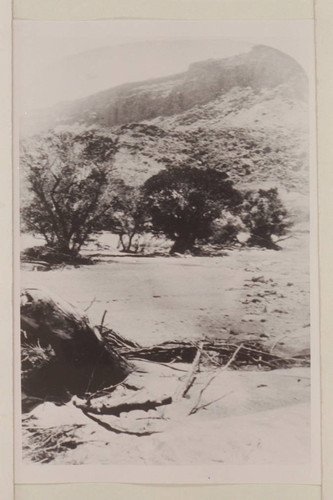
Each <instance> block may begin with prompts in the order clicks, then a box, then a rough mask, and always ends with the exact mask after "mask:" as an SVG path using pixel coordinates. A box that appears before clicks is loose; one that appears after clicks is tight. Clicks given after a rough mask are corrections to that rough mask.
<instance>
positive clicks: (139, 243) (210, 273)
mask: <svg viewBox="0 0 333 500" xmlns="http://www.w3.org/2000/svg"><path fill="white" fill-rule="evenodd" d="M312 45H313V40H312V26H311V24H310V25H309V24H308V23H306V22H305V23H302V22H297V21H294V22H289V23H283V22H280V23H279V22H276V23H274V22H271V23H264V22H262V23H251V22H243V23H242V22H238V23H236V22H234V23H231V22H229V23H227V22H224V23H217V22H211V23H210V22H205V23H203V22H161V21H160V22H158V21H155V22H153V21H151V22H148V21H146V22H134V21H131V22H129V21H128V22H127V21H118V22H117V21H113V22H111V21H110V22H99V21H96V22H86V23H79V22H77V23H74V22H72V23H69V22H68V23H57V22H29V21H26V22H16V23H15V37H14V89H15V90H14V115H15V116H14V131H15V144H14V148H15V156H16V172H15V175H16V187H15V196H16V205H17V213H16V224H15V228H16V233H17V238H16V254H17V267H18V268H19V270H18V271H17V273H16V292H15V296H16V299H17V313H18V315H19V319H17V328H16V338H15V350H16V365H15V377H16V384H15V387H16V389H15V390H16V424H17V425H16V470H17V477H18V479H22V480H23V479H24V481H25V482H29V480H31V481H33V482H45V481H47V480H49V479H50V478H52V480H53V481H59V482H63V481H65V480H71V481H73V480H74V481H76V480H81V481H87V478H89V480H96V478H97V477H98V478H99V479H98V480H101V478H102V479H103V480H105V481H109V480H112V481H117V480H119V478H121V479H122V481H124V480H125V481H131V480H134V479H135V480H136V481H146V482H147V481H148V482H156V481H159V478H163V481H164V482H168V479H166V478H167V477H169V478H170V479H169V480H170V482H172V481H173V480H174V481H176V482H189V478H190V477H191V476H190V474H191V471H192V476H193V479H192V482H209V481H213V482H224V481H230V480H231V479H232V481H233V482H239V483H241V482H246V481H247V482H251V481H252V480H253V481H258V478H261V480H262V482H265V481H269V480H270V478H273V479H275V481H276V482H279V481H280V482H283V481H286V482H288V481H289V482H293V481H299V482H300V480H301V479H302V482H304V483H306V482H310V481H314V480H318V478H319V473H318V470H319V459H318V457H319V423H318V422H319V418H318V415H319V413H318V412H319V381H318V372H319V359H318V345H319V326H318V310H317V301H318V290H317V286H318V284H317V253H316V181H315V180H316V165H315V133H314V131H315V124H314V118H315V113H314V88H313V87H314V83H313V82H314V69H313V67H314V57H313V46H312ZM55 466H58V467H55ZM82 466H85V468H84V470H85V471H86V472H85V474H84V475H83V474H82V475H81V478H80V476H79V475H78V473H77V471H79V470H82ZM102 466H103V467H102ZM172 466H177V467H172ZM101 469H103V471H104V472H103V473H101V472H100V470H101ZM185 469H186V471H187V472H186V474H185V472H184V474H183V475H182V470H184V471H185ZM132 470H134V471H135V473H133V474H132V472H131V471H132ZM163 470H164V471H168V474H169V475H168V476H166V475H164V476H163ZM170 470H172V471H173V472H170ZM98 471H99V472H98ZM112 471H113V472H112ZM114 471H117V473H115V472H114ZM149 471H154V472H149ZM199 471H201V472H199ZM249 471H252V472H251V474H252V476H251V474H250V472H249ZM101 474H102V475H101ZM103 474H104V475H103ZM149 474H150V475H149ZM274 474H275V475H274ZM78 478H79V479H78Z"/></svg>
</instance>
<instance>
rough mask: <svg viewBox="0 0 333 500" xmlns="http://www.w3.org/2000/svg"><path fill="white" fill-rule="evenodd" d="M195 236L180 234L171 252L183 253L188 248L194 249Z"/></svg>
mask: <svg viewBox="0 0 333 500" xmlns="http://www.w3.org/2000/svg"><path fill="white" fill-rule="evenodd" d="M194 243H195V238H194V237H193V236H192V235H185V236H184V235H182V236H179V237H178V238H177V239H176V241H175V242H174V244H173V245H172V247H171V250H170V254H171V255H172V254H175V253H180V254H183V253H185V252H186V250H192V248H193V246H194Z"/></svg>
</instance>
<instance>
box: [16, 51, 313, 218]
mask: <svg viewBox="0 0 333 500" xmlns="http://www.w3.org/2000/svg"><path fill="white" fill-rule="evenodd" d="M307 85H308V84H307V77H306V74H305V72H304V71H303V69H302V68H301V66H300V65H299V64H298V63H297V62H296V61H295V60H293V59H292V58H291V57H289V56H288V55H286V54H284V53H282V52H280V51H278V50H276V49H273V48H270V47H266V46H256V47H254V48H253V49H252V50H251V51H250V52H247V53H244V54H240V55H237V56H233V57H228V58H225V59H220V60H214V59H211V60H207V61H203V62H198V63H195V64H192V65H191V66H190V67H189V69H188V71H186V72H184V73H180V74H177V75H172V76H169V77H164V78H159V79H155V80H149V81H146V82H140V83H129V84H125V85H121V86H118V87H115V88H112V89H109V90H107V91H103V92H100V93H97V94H94V95H92V96H90V97H88V98H84V99H79V100H76V101H73V102H69V103H62V104H61V105H58V106H56V107H54V108H53V109H52V110H44V111H43V113H41V114H40V113H39V114H37V115H36V116H35V117H33V116H30V117H29V118H28V119H27V120H28V121H26V122H25V125H24V123H23V129H22V135H24V131H25V130H26V128H27V127H28V130H29V131H30V132H32V131H35V130H36V129H37V130H43V129H46V128H48V127H50V126H53V127H54V126H66V127H67V126H75V127H77V126H79V127H87V126H98V127H102V128H106V129H107V130H108V131H109V132H110V133H112V134H113V135H116V136H118V139H119V151H118V153H117V155H116V158H115V171H116V173H117V175H119V176H120V177H122V178H123V179H124V180H125V181H126V182H128V183H129V184H135V185H138V184H141V183H143V182H144V181H145V180H146V179H147V178H148V177H150V176H151V175H153V174H154V173H156V172H158V171H159V170H161V169H162V168H164V167H165V166H168V165H170V166H172V165H179V164H181V163H187V164H189V165H192V166H197V167H205V166H207V165H209V166H210V167H214V168H217V169H219V170H223V171H225V172H227V173H228V175H229V177H230V178H231V179H232V180H233V181H234V182H235V183H236V184H237V185H238V187H239V188H246V189H247V188H256V189H257V188H258V187H270V186H271V185H274V186H277V187H279V188H280V189H282V191H283V190H285V191H286V192H287V193H293V192H294V193H298V195H300V194H302V195H305V196H306V195H307V192H308V99H307V92H308V89H307ZM29 120H30V125H29ZM282 194H283V193H282ZM289 198H290V196H289ZM292 198H293V197H292ZM293 203H294V199H292V200H291V203H290V205H292V204H293ZM306 204H307V198H304V196H303V198H302V200H301V199H299V200H298V202H297V205H299V206H300V207H301V208H302V209H303V208H304V207H305V206H306Z"/></svg>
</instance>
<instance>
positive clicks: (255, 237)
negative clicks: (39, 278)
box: [241, 188, 292, 250]
mask: <svg viewBox="0 0 333 500" xmlns="http://www.w3.org/2000/svg"><path fill="white" fill-rule="evenodd" d="M241 218H242V220H243V222H244V224H245V226H246V227H247V229H248V231H249V233H250V239H249V241H248V244H249V245H258V246H261V247H265V248H270V249H275V250H278V249H279V248H280V247H279V246H278V245H277V241H275V242H274V241H273V240H272V236H276V237H282V236H285V235H286V234H287V232H288V229H289V228H290V227H291V225H292V222H291V220H290V218H289V215H288V212H287V210H286V208H285V207H284V205H283V203H282V201H281V199H280V197H279V194H278V190H277V189H276V188H271V189H267V190H265V189H259V191H258V192H248V193H246V194H245V197H244V202H243V206H242V211H241Z"/></svg>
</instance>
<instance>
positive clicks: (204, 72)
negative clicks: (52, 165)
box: [59, 46, 307, 127]
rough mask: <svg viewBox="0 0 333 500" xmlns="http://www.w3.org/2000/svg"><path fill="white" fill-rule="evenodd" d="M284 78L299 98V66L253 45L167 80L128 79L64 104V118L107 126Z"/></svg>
mask: <svg viewBox="0 0 333 500" xmlns="http://www.w3.org/2000/svg"><path fill="white" fill-rule="evenodd" d="M286 82H288V85H289V91H290V95H291V96H293V97H296V98H298V99H304V98H305V97H306V93H307V79H306V76H305V74H304V71H303V70H302V68H301V67H300V66H299V65H298V63H296V62H295V61H294V60H293V59H292V58H290V57H289V56H287V55H286V54H283V53H282V52H280V51H278V50H276V49H272V48H269V47H265V46H257V47H254V48H253V49H252V51H250V52H249V53H246V54H241V55H239V56H234V57H230V58H226V59H221V60H208V61H204V62H198V63H195V64H192V65H191V66H190V67H189V69H188V71H187V72H185V73H182V74H178V75H174V76H171V77H167V78H161V79H156V80H150V81H146V82H142V83H131V84H126V85H121V86H119V87H116V88H113V89H110V90H106V91H103V92H100V93H98V94H95V95H93V96H91V97H88V98H84V99H80V100H78V101H75V102H73V103H69V104H64V105H63V106H62V109H61V110H59V111H60V114H62V115H63V116H62V117H63V119H66V120H68V121H70V122H72V121H84V122H85V123H88V124H90V123H98V124H99V125H103V126H108V127H112V126H114V125H119V124H123V123H131V122H137V121H142V120H149V119H152V118H156V117H157V116H171V115H174V114H178V113H183V112H184V111H187V110H189V109H190V108H192V107H193V106H196V105H200V104H207V103H208V102H211V101H213V100H215V99H218V98H219V97H221V96H223V95H224V94H225V93H227V92H229V91H230V90H231V89H233V88H234V87H240V88H250V89H252V90H253V91H255V92H259V91H260V90H262V89H273V88H275V87H277V86H278V85H281V84H285V83H286Z"/></svg>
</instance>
